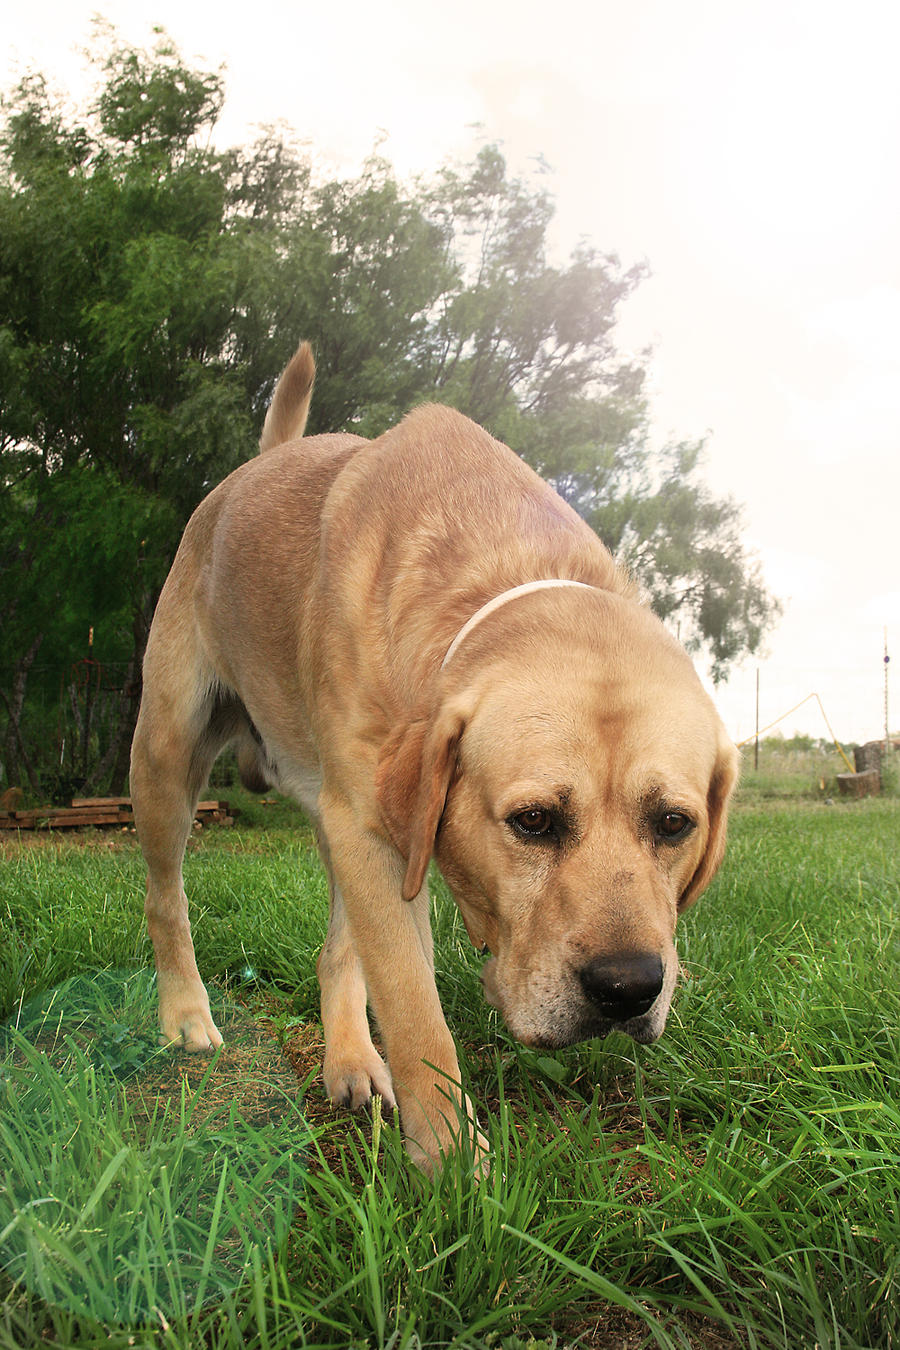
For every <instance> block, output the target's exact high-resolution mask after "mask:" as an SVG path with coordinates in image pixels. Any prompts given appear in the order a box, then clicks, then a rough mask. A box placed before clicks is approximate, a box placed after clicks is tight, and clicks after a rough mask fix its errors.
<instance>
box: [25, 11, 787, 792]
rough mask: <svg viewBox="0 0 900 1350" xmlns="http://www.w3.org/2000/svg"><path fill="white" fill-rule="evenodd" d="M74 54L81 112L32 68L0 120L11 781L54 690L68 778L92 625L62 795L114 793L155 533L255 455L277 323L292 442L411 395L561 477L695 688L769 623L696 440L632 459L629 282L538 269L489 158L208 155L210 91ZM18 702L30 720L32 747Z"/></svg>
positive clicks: (137, 64)
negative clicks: (100, 666)
mask: <svg viewBox="0 0 900 1350" xmlns="http://www.w3.org/2000/svg"><path fill="white" fill-rule="evenodd" d="M100 47H101V49H102V54H101V56H100V58H99V60H98V66H99V76H100V77H99V90H98V93H97V96H96V99H95V102H94V104H93V106H92V107H91V108H89V109H88V110H87V113H86V114H85V115H84V116H75V115H73V114H72V113H71V112H69V111H67V110H66V109H64V108H63V107H61V106H59V105H58V104H57V103H56V102H55V101H54V99H53V97H52V96H51V94H50V92H49V90H48V88H47V86H46V84H45V82H44V81H43V79H42V78H41V77H40V76H38V75H35V76H32V77H29V78H27V79H26V80H25V81H24V82H22V83H21V84H20V85H19V86H18V88H17V89H15V90H14V91H13V92H12V94H11V95H10V97H9V98H8V100H7V101H6V107H5V114H6V115H5V122H4V126H3V129H2V132H0V566H2V570H3V576H4V587H3V591H2V594H0V702H2V703H3V704H4V705H5V712H6V714H7V728H6V733H5V741H4V743H3V748H2V750H0V755H2V757H3V762H4V765H5V771H6V774H7V776H8V779H9V781H16V780H22V779H23V778H25V777H26V776H27V777H29V778H30V779H31V781H32V783H33V785H36V783H37V778H38V768H37V767H36V764H37V765H38V766H39V767H40V766H41V765H42V766H43V772H44V776H45V778H46V763H47V760H48V758H49V757H50V754H51V746H50V742H51V741H52V740H53V734H52V730H51V729H50V724H51V723H52V722H53V720H54V719H53V718H52V716H50V714H49V710H50V709H51V708H52V707H53V706H55V705H56V704H59V705H60V706H62V705H63V704H65V703H66V699H68V706H70V707H71V711H72V716H73V718H74V722H75V724H76V725H74V726H73V727H72V728H71V732H72V734H71V735H70V737H69V741H70V744H71V742H72V741H73V740H74V741H78V742H79V743H81V744H83V747H84V754H83V755H82V757H81V760H80V762H79V763H77V764H76V763H75V762H74V761H73V762H72V764H71V768H72V770H73V771H75V770H79V771H80V776H81V777H84V776H85V773H84V770H85V767H86V766H87V761H88V756H87V747H88V741H89V740H90V727H89V726H87V727H86V725H85V710H84V707H83V706H82V707H79V704H78V699H77V697H76V696H75V694H74V693H73V692H72V690H69V691H68V693H66V688H67V686H66V681H67V679H68V675H67V672H70V671H71V670H72V669H73V666H75V665H76V664H77V663H78V662H79V661H81V660H82V658H83V657H84V656H85V654H86V643H87V634H88V630H89V629H93V630H94V632H95V645H94V649H93V651H94V652H96V654H97V657H98V659H99V660H102V661H104V662H105V663H106V664H107V665H108V666H109V668H110V669H114V670H116V671H117V672H118V674H117V678H116V680H114V681H113V684H114V686H115V687H114V689H113V690H112V692H111V694H110V699H111V700H112V703H113V704H114V705H115V707H114V713H115V715H114V716H111V717H110V728H111V730H110V732H109V734H108V736H107V739H106V742H105V743H104V744H103V745H100V744H98V745H97V746H96V747H95V753H94V755H93V758H92V761H91V763H92V767H91V770H90V772H89V773H88V774H87V777H88V779H89V780H90V781H89V784H88V786H99V785H100V783H101V781H103V783H104V785H106V784H108V785H110V786H112V787H113V788H117V789H118V788H121V787H122V786H123V785H124V781H125V774H126V766H127V752H128V745H129V742H130V736H131V730H132V727H133V722H134V717H135V715H136V710H137V702H138V698H139V691H140V661H141V658H142V654H143V647H144V642H145V640H146V633H147V628H148V624H149V619H150V616H151V614H152V610H153V607H154V605H155V602H156V598H157V596H158V593H159V588H160V586H161V584H162V581H163V579H164V577H165V574H166V572H167V570H168V567H169V565H170V563H171V559H172V556H173V554H174V550H175V548H176V546H177V542H178V539H179V537H180V534H181V530H182V529H183V527H184V524H185V522H186V520H187V518H188V516H189V514H190V512H191V511H192V510H193V508H194V506H195V505H196V504H197V502H198V501H199V500H200V498H201V497H202V496H203V495H204V494H205V493H206V492H207V491H208V490H209V488H210V487H211V486H212V485H213V484H214V483H216V482H218V481H220V480H221V479H222V478H223V477H224V476H225V474H227V473H228V472H229V471H230V470H231V469H232V468H233V467H234V466H235V465H236V464H238V463H239V462H241V461H242V460H243V459H245V458H246V457H248V456H249V455H251V454H252V453H253V452H254V449H255V440H256V436H257V434H258V429H259V426H260V424H261V422H262V418H263V415H264V412H265V407H266V404H267V402H268V398H269V396H270V393H271V389H272V387H273V384H274V381H275V379H276V377H277V374H278V372H279V371H280V369H281V368H282V366H283V365H284V362H285V361H286V359H287V357H288V355H289V353H290V352H291V351H292V350H293V347H294V345H295V343H296V341H297V339H298V338H299V337H301V336H308V337H311V338H312V339H313V340H314V342H315V345H316V352H317V359H318V365H319V381H318V388H317V393H316V398H315V400H314V402H313V413H312V417H311V421H310V430H311V431H317V430H338V429H341V428H352V429H354V430H356V431H358V432H359V433H360V434H363V435H375V434H378V433H379V432H380V431H381V430H383V429H384V427H386V426H388V425H389V424H390V423H391V422H393V421H394V420H396V418H397V417H399V416H400V415H402V413H404V412H405V411H406V410H407V409H408V408H409V407H410V406H411V405H413V404H414V403H416V402H418V401H422V400H424V399H427V398H434V397H435V396H437V397H440V398H442V399H443V400H445V401H447V402H450V403H453V404H454V405H456V406H457V407H459V408H461V409H462V410H463V411H465V412H467V413H469V415H471V416H473V417H475V418H476V419H477V420H479V421H481V422H483V423H484V424H485V425H487V426H488V427H489V428H490V429H491V430H492V431H494V432H495V434H497V435H498V436H501V437H502V438H503V439H505V440H507V441H508V443H509V444H511V445H512V446H513V448H514V449H516V450H518V451H519V453H520V454H522V455H523V456H524V457H525V458H526V459H527V460H528V461H529V462H530V463H532V464H533V465H534V466H535V467H536V468H537V469H538V470H539V471H540V472H541V473H543V474H544V475H545V476H546V477H548V478H549V479H550V480H551V481H552V482H553V483H554V484H555V485H556V486H557V488H558V489H559V490H560V491H561V492H562V494H563V495H564V496H565V497H567V498H568V500H570V501H571V502H572V503H573V505H574V506H575V507H576V508H577V509H578V510H579V511H581V512H582V513H583V514H584V515H585V517H586V518H587V519H588V520H589V521H590V522H591V524H592V525H594V526H595V528H597V529H598V531H599V532H600V534H601V536H602V537H603V538H604V539H605V540H606V542H607V543H608V544H609V545H610V546H611V547H612V548H613V549H614V550H617V551H618V552H619V553H620V555H621V556H622V557H623V559H624V560H625V561H626V562H627V563H628V564H629V565H630V566H631V567H632V568H633V569H634V571H635V573H636V575H637V576H638V577H639V579H640V580H641V581H642V582H643V584H644V586H645V588H646V589H647V591H648V593H649V594H650V596H651V598H652V600H653V603H654V604H655V606H656V607H657V609H658V610H659V612H660V613H661V614H662V615H663V616H664V617H665V618H667V619H668V620H669V622H670V623H673V624H674V625H676V626H680V627H681V628H682V629H683V633H682V636H683V637H685V638H686V640H687V641H688V643H689V644H691V645H693V646H695V647H696V648H697V649H698V650H701V649H703V650H706V651H707V652H708V653H709V655H710V656H711V658H712V663H713V670H714V673H717V674H721V673H722V672H724V671H725V670H726V669H727V667H728V664H729V662H730V661H733V660H734V659H735V658H736V657H737V656H739V655H741V654H743V653H744V652H746V651H748V650H753V649H754V648H755V646H756V645H757V644H758V642H759V641H760V638H761V636H762V634H763V633H764V631H765V629H766V627H767V625H768V624H770V623H771V621H772V618H773V616H774V614H775V612H776V607H775V605H774V603H773V601H772V600H771V598H770V597H769V596H768V595H767V593H766V591H765V589H764V587H763V585H762V583H761V581H760V578H759V576H758V571H757V569H756V567H755V565H754V563H753V560H752V559H750V558H748V557H747V556H746V554H745V552H744V550H743V547H742V545H741V542H740V533H739V513H738V511H737V508H736V507H735V506H734V504H733V503H731V502H721V501H717V500H715V499H714V498H713V497H712V496H711V495H710V494H709V492H708V491H707V490H706V488H705V487H704V486H703V484H702V481H701V479H700V477H699V474H698V472H697V470H698V462H699V447H697V446H690V445H681V446H675V447H670V448H669V449H667V450H666V451H664V452H663V453H662V454H654V453H653V452H652V451H651V448H650V443H649V439H648V434H647V413H646V407H645V404H644V400H643V395H642V381H643V370H642V367H641V365H640V364H639V363H635V362H632V361H628V360H625V359H623V358H622V357H621V356H620V354H619V353H618V351H617V349H616V346H615V335H614V329H615V321H616V315H617V309H618V306H619V305H620V304H621V302H622V301H623V300H625V299H626V298H627V296H628V295H629V294H630V293H631V292H632V290H633V289H634V287H635V286H636V285H637V284H638V283H639V281H640V279H641V276H642V269H640V268H623V267H622V266H621V264H620V263H619V260H618V259H617V258H616V257H615V256H614V255H611V254H602V253H600V252H599V251H597V250H595V249H593V248H591V247H588V246H587V245H582V246H580V247H579V248H578V249H577V250H576V252H575V253H574V254H573V256H572V257H571V259H570V260H569V262H568V264H566V265H562V266H561V265H557V264H555V263H553V262H551V261H550V260H549V258H548V246H547V232H548V226H549V224H550V221H551V218H552V214H553V206H552V201H551V199H550V197H549V196H548V194H547V193H546V192H544V191H541V190H536V189H535V188H534V187H532V186H531V185H529V184H526V183H523V182H521V181H519V180H517V179H515V178H512V177H510V175H509V174H508V172H507V167H506V164H505V162H504V160H503V157H502V155H501V154H500V153H499V151H498V150H497V149H496V148H495V147H486V148H484V149H483V150H482V151H481V152H480V153H479V154H478V156H477V157H476V159H475V161H474V163H473V164H471V165H470V166H468V167H467V168H459V167H446V168H444V169H443V170H442V171H440V172H439V173H438V174H437V176H436V178H434V179H433V180H431V181H427V182H420V183H418V184H416V185H414V186H413V187H411V188H404V187H403V186H402V185H401V184H399V183H398V181H397V180H396V178H395V176H394V175H393V173H392V171H391V169H390V166H389V165H388V164H387V163H386V162H385V161H383V160H382V159H379V158H378V157H377V156H373V158H372V159H371V160H370V161H369V162H368V164H367V165H366V166H365V167H364V169H363V172H362V173H361V174H360V176H359V177H358V178H354V179H349V180H344V181H317V180H316V179H315V178H314V175H313V172H312V168H311V165H310V162H309V160H308V158H307V157H305V156H304V154H303V153H302V152H301V150H299V149H298V148H297V147H296V146H294V145H292V144H291V143H289V142H286V141H285V140H284V138H281V137H279V136H276V135H275V134H273V133H269V134H266V135H264V136H263V137H262V139H261V140H260V141H259V142H258V143H257V144H255V145H253V146H251V147H250V148H247V149H239V150H229V151H226V152H222V151H219V150H216V149H214V148H213V140H212V132H213V129H214V127H215V123H216V119H217V117H218V115H219V112H220V110H221V107H222V103H223V99H224V85H223V82H222V78H221V75H219V74H217V73H210V72H204V71H196V70H192V69H190V68H189V67H188V66H187V65H185V63H184V62H183V60H182V58H181V57H180V55H179V53H178V52H177V50H176V49H175V48H174V47H173V46H172V44H171V43H170V42H169V41H168V40H167V39H166V38H165V37H164V36H161V37H160V40H159V42H158V44H157V46H156V47H155V49H154V50H153V51H152V52H150V53H146V52H142V51H138V50H135V49H132V48H130V47H123V46H121V45H119V44H118V42H117V41H116V40H115V38H114V36H110V34H108V33H106V34H105V35H103V36H102V38H101V41H100ZM79 669H81V667H79ZM82 674H83V670H82ZM91 678H92V677H91ZM70 683H71V681H70ZM73 687H74V686H73ZM26 688H30V689H32V690H35V691H36V692H37V693H40V695H41V697H40V698H39V699H26V697H25V691H26ZM60 688H62V689H63V694H62V697H61V696H60V694H59V690H60ZM110 699H107V702H109V701H110ZM30 704H34V705H35V706H36V707H37V706H43V708H44V716H43V722H42V726H43V730H44V732H45V735H46V739H47V744H46V745H44V746H43V747H42V746H41V744H40V743H39V735H38V722H39V721H40V718H38V715H37V713H35V714H34V715H33V716H32V718H31V722H29V712H28V709H29V706H30ZM56 720H57V722H60V718H59V717H57V719H56ZM60 724H61V722H60ZM60 740H61V733H60V732H59V730H58V729H57V732H56V740H55V743H54V744H53V745H52V755H53V756H55V759H56V763H57V767H59V763H60V760H62V761H63V767H65V754H64V753H61V746H60ZM29 744H31V745H32V747H33V751H34V753H31V754H30V753H29V749H28V747H29Z"/></svg>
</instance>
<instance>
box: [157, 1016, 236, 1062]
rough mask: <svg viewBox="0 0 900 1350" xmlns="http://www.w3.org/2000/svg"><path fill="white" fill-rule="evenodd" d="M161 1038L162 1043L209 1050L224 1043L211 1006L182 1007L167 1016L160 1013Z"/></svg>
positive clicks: (195, 1049)
mask: <svg viewBox="0 0 900 1350" xmlns="http://www.w3.org/2000/svg"><path fill="white" fill-rule="evenodd" d="M159 1040H160V1044H161V1045H176V1046H180V1047H181V1048H182V1049H184V1050H192V1051H204V1050H205V1051H207V1052H209V1051H210V1050H217V1049H218V1048H219V1046H220V1045H221V1044H222V1033H221V1032H220V1031H219V1028H218V1027H217V1026H216V1024H215V1022H214V1021H213V1020H212V1016H211V1014H210V1011H209V1008H199V1007H194V1008H181V1009H179V1010H178V1011H176V1012H171V1013H167V1014H166V1015H165V1016H163V1015H162V1013H161V1014H160V1019H159Z"/></svg>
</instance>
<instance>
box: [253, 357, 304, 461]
mask: <svg viewBox="0 0 900 1350" xmlns="http://www.w3.org/2000/svg"><path fill="white" fill-rule="evenodd" d="M315 378H316V363H315V360H314V358H313V354H312V347H311V346H310V345H309V343H308V342H301V343H300V346H299V347H298V348H297V350H296V351H295V352H294V355H293V356H292V357H291V359H290V361H289V362H288V364H287V366H286V368H285V371H284V373H283V375H282V376H281V379H280V380H279V381H278V383H277V384H276V386H275V393H274V394H273V395H272V402H271V403H270V404H269V411H268V412H267V413H266V420H265V422H264V423H263V429H262V435H261V436H260V438H259V448H260V451H261V452H262V451H266V450H271V449H272V447H273V446H274V445H284V443H285V441H295V440H297V439H298V438H299V437H300V436H302V435H303V428H304V427H305V426H306V418H307V415H308V413H309V405H310V402H311V400H312V391H313V384H314V383H315Z"/></svg>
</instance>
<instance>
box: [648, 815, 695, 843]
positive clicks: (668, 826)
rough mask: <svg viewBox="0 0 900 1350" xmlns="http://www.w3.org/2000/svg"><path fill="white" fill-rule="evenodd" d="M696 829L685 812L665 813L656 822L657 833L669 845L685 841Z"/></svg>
mask: <svg viewBox="0 0 900 1350" xmlns="http://www.w3.org/2000/svg"><path fill="white" fill-rule="evenodd" d="M693 828H694V822H693V821H692V820H691V818H690V816H686V815H685V814H684V812H683V811H665V812H664V813H663V814H662V815H661V816H660V817H659V819H658V820H657V822H656V833H657V834H658V835H659V837H660V839H665V840H666V842H667V843H675V842H676V841H677V840H679V839H684V838H685V836H686V835H688V834H690V832H691V830H692V829H693Z"/></svg>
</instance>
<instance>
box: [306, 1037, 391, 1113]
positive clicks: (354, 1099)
mask: <svg viewBox="0 0 900 1350" xmlns="http://www.w3.org/2000/svg"><path fill="white" fill-rule="evenodd" d="M322 1077H323V1079H324V1081H325V1095H326V1096H327V1097H328V1099H329V1101H330V1102H331V1103H332V1105H334V1106H349V1107H350V1110H351V1111H358V1110H359V1109H360V1108H361V1107H363V1106H366V1105H367V1103H368V1102H369V1101H371V1099H372V1097H374V1096H378V1097H381V1099H382V1101H383V1102H384V1105H385V1106H386V1107H388V1109H389V1110H393V1109H394V1107H395V1106H396V1105H397V1102H396V1099H395V1097H394V1088H393V1085H392V1083H391V1075H390V1072H389V1071H388V1067H387V1065H386V1064H385V1062H384V1060H383V1059H382V1058H381V1056H380V1055H379V1054H378V1052H377V1051H376V1050H375V1049H374V1048H373V1049H372V1050H370V1051H369V1052H368V1053H367V1054H366V1055H365V1056H364V1057H360V1058H359V1059H358V1060H355V1061H352V1062H351V1061H348V1060H343V1061H340V1060H336V1059H332V1058H331V1057H330V1056H329V1055H328V1054H327V1053H326V1055H325V1064H324V1066H323V1069H322Z"/></svg>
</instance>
